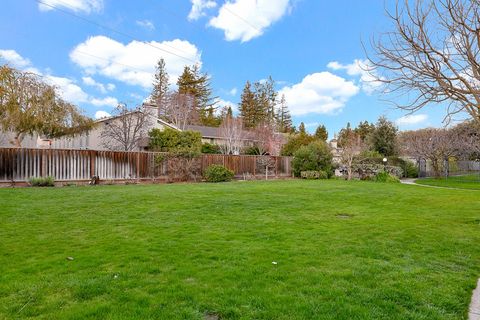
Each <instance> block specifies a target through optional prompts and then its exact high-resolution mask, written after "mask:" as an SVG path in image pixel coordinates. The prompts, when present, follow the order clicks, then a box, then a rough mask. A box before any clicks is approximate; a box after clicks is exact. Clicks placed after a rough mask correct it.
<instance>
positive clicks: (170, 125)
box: [95, 110, 180, 131]
mask: <svg viewBox="0 0 480 320" xmlns="http://www.w3.org/2000/svg"><path fill="white" fill-rule="evenodd" d="M137 112H143V111H141V110H133V111H131V112H127V113H125V114H123V115H115V116H110V117H105V118H100V119H97V120H95V123H100V122H105V121H110V120H113V119H117V118H120V117H122V116H124V115H128V114H132V113H137ZM148 115H149V116H150V117H152V118H153V119H154V120H155V121H157V122H158V123H161V124H162V125H164V126H167V127H170V128H172V129H175V130H179V131H180V129H179V128H177V127H176V126H175V125H173V124H171V123H169V122H166V121H164V120H162V119H160V118H158V117H157V116H155V115H153V114H152V113H150V112H149V113H148Z"/></svg>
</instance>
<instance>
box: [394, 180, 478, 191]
mask: <svg viewBox="0 0 480 320" xmlns="http://www.w3.org/2000/svg"><path fill="white" fill-rule="evenodd" d="M415 180H417V179H401V180H400V182H401V183H403V184H408V185H411V186H419V187H426V188H435V189H449V190H463V191H465V190H467V191H480V190H475V189H463V188H453V187H441V186H429V185H428V184H419V183H415Z"/></svg>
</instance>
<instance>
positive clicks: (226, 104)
mask: <svg viewBox="0 0 480 320" xmlns="http://www.w3.org/2000/svg"><path fill="white" fill-rule="evenodd" d="M215 101H216V106H217V107H218V108H217V111H218V112H220V111H221V110H222V108H223V107H230V108H232V111H233V113H237V111H238V106H237V104H236V103H233V102H231V101H228V100H223V99H222V98H217V99H216V100H215Z"/></svg>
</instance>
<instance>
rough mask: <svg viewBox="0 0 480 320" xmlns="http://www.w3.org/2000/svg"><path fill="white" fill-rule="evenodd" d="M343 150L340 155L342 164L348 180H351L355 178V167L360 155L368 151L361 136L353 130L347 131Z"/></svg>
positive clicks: (344, 136)
mask: <svg viewBox="0 0 480 320" xmlns="http://www.w3.org/2000/svg"><path fill="white" fill-rule="evenodd" d="M342 143H343V148H342V152H341V153H340V162H341V164H343V165H344V166H345V168H346V170H347V180H351V179H352V176H353V166H354V165H355V163H356V162H357V160H359V159H358V155H359V154H361V153H362V151H364V150H366V149H367V146H366V144H365V143H364V141H363V140H362V138H361V137H360V135H358V134H356V133H355V132H353V130H349V131H345V133H344V135H343V137H342Z"/></svg>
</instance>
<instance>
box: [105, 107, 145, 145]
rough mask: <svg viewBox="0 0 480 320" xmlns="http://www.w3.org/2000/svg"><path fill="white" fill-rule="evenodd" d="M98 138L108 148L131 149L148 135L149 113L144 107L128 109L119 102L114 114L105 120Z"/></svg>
mask: <svg viewBox="0 0 480 320" xmlns="http://www.w3.org/2000/svg"><path fill="white" fill-rule="evenodd" d="M104 123H105V127H104V128H103V130H102V132H101V134H100V139H102V144H103V146H104V147H105V148H106V149H108V150H123V151H132V150H134V149H136V148H137V147H138V146H139V143H140V141H141V140H143V139H145V138H146V137H147V136H148V129H149V126H150V125H151V120H150V113H149V111H148V110H147V109H145V108H136V109H129V108H128V107H127V106H126V105H125V104H119V105H118V106H117V108H116V109H115V113H114V116H113V117H112V118H111V119H109V120H107V121H105V122H104Z"/></svg>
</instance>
